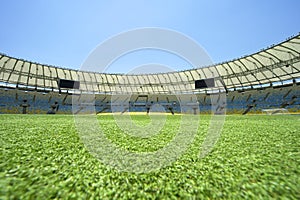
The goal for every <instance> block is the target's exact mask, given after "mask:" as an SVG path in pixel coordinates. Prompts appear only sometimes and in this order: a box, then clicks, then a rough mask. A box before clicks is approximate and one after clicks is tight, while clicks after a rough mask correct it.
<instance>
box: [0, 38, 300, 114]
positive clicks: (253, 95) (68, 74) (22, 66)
mask: <svg viewBox="0 0 300 200" xmlns="http://www.w3.org/2000/svg"><path fill="white" fill-rule="evenodd" d="M209 78H214V81H215V83H214V85H213V86H211V87H207V88H201V89H196V88H195V81H198V80H201V79H202V80H204V79H205V80H206V79H209ZM61 80H64V81H65V83H66V86H67V87H65V88H63V87H60V86H62V85H61V82H60V81H61ZM74 83H76V84H77V86H76V87H73V86H74V85H72V84H74ZM68 84H71V85H70V87H69V85H68ZM79 85H80V87H79ZM87 94H93V98H92V99H84V98H83V97H84V96H87ZM216 94H218V95H219V96H218V97H216V98H220V94H223V95H226V98H225V101H224V102H219V99H218V106H217V108H216V109H215V111H214V112H217V111H220V113H222V112H221V110H224V109H226V112H227V113H236V114H247V113H262V112H263V111H264V110H266V109H279V110H280V109H286V110H288V111H290V112H299V110H300V107H299V106H300V34H298V35H296V36H293V37H290V38H288V39H287V40H286V41H284V42H281V43H279V44H276V45H272V46H271V47H268V48H266V49H263V50H261V51H259V52H257V53H254V54H251V55H247V56H244V57H241V58H238V59H235V60H232V61H228V62H223V63H220V64H215V65H212V66H208V67H202V68H201V67H199V68H197V67H196V66H195V68H193V69H189V70H184V71H178V72H170V73H158V74H129V75H124V74H104V73H95V72H85V71H79V70H73V69H66V68H60V67H54V66H49V65H43V64H39V63H34V62H29V61H26V60H22V59H18V58H14V57H10V56H7V55H5V54H0V113H29V114H46V113H48V114H55V113H58V114H59V113H60V114H71V113H72V104H74V103H75V104H78V105H79V107H78V110H77V112H80V110H84V109H86V108H87V107H89V106H91V105H92V106H94V107H95V111H96V113H103V112H112V111H113V110H112V107H111V105H114V109H117V110H118V111H119V112H121V113H124V112H126V111H128V110H129V111H135V112H145V113H149V111H150V108H151V106H152V105H154V104H159V105H160V106H162V107H164V109H165V110H166V111H167V112H170V113H172V114H176V113H178V112H191V113H194V114H197V112H196V111H197V109H198V108H199V109H200V113H210V112H211V110H212V109H211V107H212V104H213V103H212V102H213V98H214V96H216ZM74 112H76V111H74Z"/></svg>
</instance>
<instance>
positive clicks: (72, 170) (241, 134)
mask: <svg viewBox="0 0 300 200" xmlns="http://www.w3.org/2000/svg"><path fill="white" fill-rule="evenodd" d="M132 118H133V120H135V121H136V123H140V124H147V123H148V122H149V118H148V117H147V116H132ZM98 119H99V120H100V122H101V124H102V126H103V127H104V128H105V130H106V135H107V137H108V138H109V139H110V140H112V141H114V142H115V143H116V144H117V145H119V146H121V147H124V148H127V149H129V150H130V151H136V152H143V151H156V150H158V149H159V148H162V147H163V146H164V145H166V144H167V143H168V141H170V140H172V137H173V136H174V134H175V131H176V127H177V126H178V123H179V122H180V116H168V117H167V123H166V127H165V128H164V129H163V130H162V132H161V133H160V134H158V135H155V136H153V137H151V138H149V139H147V140H145V139H140V138H133V137H130V136H128V135H126V134H123V133H122V132H121V131H120V130H119V129H118V128H116V124H115V123H114V120H113V118H112V117H111V116H98ZM209 119H210V118H209V116H201V120H200V125H199V130H198V133H197V136H196V138H195V140H194V142H193V143H192V145H191V146H190V147H189V149H188V150H187V151H186V152H185V153H184V154H183V155H182V156H181V157H180V158H179V159H178V160H177V161H176V162H174V163H172V164H171V165H170V166H167V167H165V168H163V169H161V170H159V171H155V172H151V173H144V174H135V173H128V172H118V171H116V170H114V169H113V168H111V167H108V166H106V165H104V164H102V163H100V162H99V161H98V160H97V159H96V158H94V157H93V156H92V155H90V154H89V152H88V150H87V149H86V148H85V146H84V144H83V143H82V141H81V140H80V138H79V136H78V134H77V132H76V129H75V125H74V118H73V116H68V115H53V116H49V115H0V150H1V154H0V160H1V163H0V199H52V198H57V199H91V198H92V199H123V198H124V199H137V198H140V199H155V198H156V199H166V198H168V199H245V198H250V199H270V198H283V199H300V116H299V115H281V116H264V115H261V116H260V115H252V116H227V117H226V122H225V125H224V127H223V131H222V135H221V137H220V138H219V140H218V142H217V144H216V145H215V147H214V149H213V150H212V152H211V153H210V154H209V155H207V156H206V157H205V158H203V159H199V158H198V154H199V150H200V146H201V143H202V142H203V140H204V137H205V133H206V131H207V129H208V125H209Z"/></svg>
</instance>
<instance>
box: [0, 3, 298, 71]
mask: <svg viewBox="0 0 300 200" xmlns="http://www.w3.org/2000/svg"><path fill="white" fill-rule="evenodd" d="M299 8H300V1H299V0H281V1H279V0H273V1H269V0H260V1H259V0H251V1H250V0H249V1H242V0H226V1H225V0H224V1H222V0H219V1H217V0H209V1H204V0H194V1H193V0H184V1H175V0H174V1H171V0H149V1H145V0H139V1H138V0H127V1H125V0H124V1H115V0H111V1H101V0H90V1H79V0H78V1H71V0H48V1H43V0H36V1H33V0H28V1H21V0H20V1H16V0H9V1H8V0H7V1H2V2H1V24H2V27H1V31H0V52H2V53H5V54H7V55H10V56H14V57H18V58H23V59H26V60H30V61H35V62H39V63H43V64H50V65H55V66H61V67H67V68H73V69H79V68H80V66H81V64H82V63H83V62H84V60H85V59H86V58H87V56H88V55H89V54H90V52H91V51H92V50H93V49H94V48H95V47H96V46H97V45H99V44H100V43H101V42H103V41H105V40H106V39H108V38H110V37H111V36H113V35H116V34H118V33H120V32H124V31H127V30H131V29H136V28H142V27H159V28H167V29H172V30H176V31H178V32H181V33H183V34H185V35H187V36H189V37H191V38H193V39H194V40H195V41H196V42H198V43H199V44H200V45H201V46H202V47H203V48H204V49H205V50H206V51H207V53H208V54H209V56H210V57H211V59H212V61H213V62H215V63H218V62H222V61H227V60H231V59H234V58H237V57H240V56H243V55H246V54H251V53H255V52H257V51H258V50H260V49H262V48H265V47H267V46H269V45H271V44H274V43H278V42H281V41H283V40H285V39H286V38H287V37H289V36H292V35H295V34H298V32H299V31H300V23H299V19H300V12H299ZM149 52H150V51H146V52H144V53H141V52H137V53H136V54H135V55H128V56H127V58H125V57H124V58H120V59H119V60H118V61H116V62H115V63H114V64H113V65H112V66H111V67H110V68H109V69H108V72H120V73H126V72H128V71H130V70H131V69H132V67H133V66H136V65H142V64H145V63H151V62H153V63H162V64H164V65H168V66H170V68H172V69H175V70H182V69H187V68H189V67H190V66H188V65H189V64H188V63H186V62H185V61H184V60H182V59H180V58H178V57H176V56H174V55H167V54H166V53H162V52H150V53H149Z"/></svg>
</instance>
